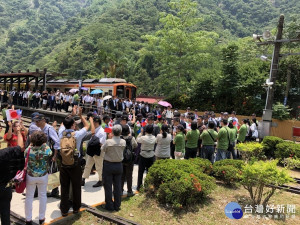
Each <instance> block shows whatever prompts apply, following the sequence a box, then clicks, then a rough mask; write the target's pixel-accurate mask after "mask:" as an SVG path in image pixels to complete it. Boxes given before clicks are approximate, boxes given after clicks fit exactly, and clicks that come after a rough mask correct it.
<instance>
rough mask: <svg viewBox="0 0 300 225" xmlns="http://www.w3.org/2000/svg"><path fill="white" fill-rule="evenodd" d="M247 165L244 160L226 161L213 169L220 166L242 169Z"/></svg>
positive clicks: (215, 165) (216, 163) (218, 163)
mask: <svg viewBox="0 0 300 225" xmlns="http://www.w3.org/2000/svg"><path fill="white" fill-rule="evenodd" d="M244 165H245V162H244V161H242V160H236V159H224V160H220V161H217V162H215V163H214V166H213V167H219V166H233V167H234V168H237V169H240V170H241V169H242V168H243V166H244Z"/></svg>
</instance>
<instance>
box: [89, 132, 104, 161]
mask: <svg viewBox="0 0 300 225" xmlns="http://www.w3.org/2000/svg"><path fill="white" fill-rule="evenodd" d="M100 153H101V146H100V140H99V138H98V137H97V136H96V135H94V136H93V137H92V138H91V140H90V141H89V143H88V145H87V149H86V154H88V155H89V156H91V157H93V156H94V155H97V156H100Z"/></svg>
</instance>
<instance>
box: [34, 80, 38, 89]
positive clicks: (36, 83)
mask: <svg viewBox="0 0 300 225" xmlns="http://www.w3.org/2000/svg"><path fill="white" fill-rule="evenodd" d="M34 87H35V91H36V90H38V88H39V78H38V77H35V84H34Z"/></svg>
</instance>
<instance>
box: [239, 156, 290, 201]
mask: <svg viewBox="0 0 300 225" xmlns="http://www.w3.org/2000/svg"><path fill="white" fill-rule="evenodd" d="M277 162H278V161H277V160H273V161H267V162H263V161H258V162H254V163H253V164H252V165H250V164H246V165H245V166H244V168H243V173H242V176H241V178H242V180H241V183H242V185H243V186H244V188H245V189H246V190H247V191H248V192H249V194H250V198H251V200H252V203H253V205H260V204H262V205H264V206H265V205H266V204H267V203H268V201H269V199H270V198H271V197H272V195H273V194H274V193H275V190H276V188H275V187H270V188H267V186H268V185H283V184H285V183H288V182H292V181H293V179H292V178H291V177H290V176H289V175H288V173H287V172H286V170H285V169H283V170H281V169H278V168H277Z"/></svg>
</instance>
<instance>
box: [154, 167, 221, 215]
mask: <svg viewBox="0 0 300 225" xmlns="http://www.w3.org/2000/svg"><path fill="white" fill-rule="evenodd" d="M211 178H212V177H209V176H208V175H206V174H203V173H202V174H201V173H200V174H197V175H194V174H188V173H185V172H184V173H183V174H182V175H181V177H180V178H179V179H174V180H172V181H170V182H167V183H163V184H162V185H161V186H160V187H159V189H158V191H157V199H158V201H159V202H160V203H161V204H170V205H172V206H173V207H174V208H175V209H178V208H181V207H183V206H188V205H194V204H197V203H199V202H201V201H202V200H203V198H205V197H206V196H207V195H208V194H209V193H210V192H211V191H212V190H213V189H214V188H215V184H214V182H213V181H212V179H211Z"/></svg>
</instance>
